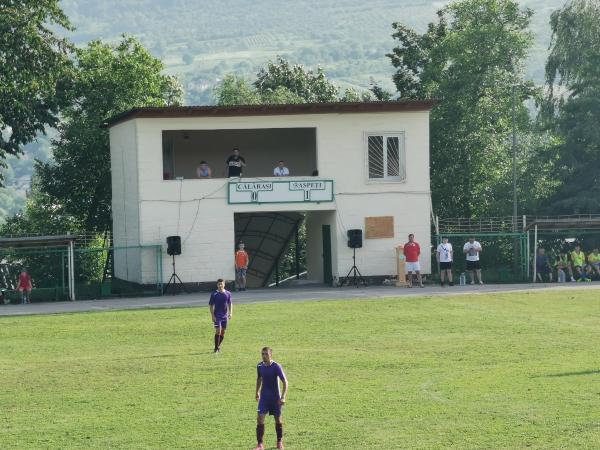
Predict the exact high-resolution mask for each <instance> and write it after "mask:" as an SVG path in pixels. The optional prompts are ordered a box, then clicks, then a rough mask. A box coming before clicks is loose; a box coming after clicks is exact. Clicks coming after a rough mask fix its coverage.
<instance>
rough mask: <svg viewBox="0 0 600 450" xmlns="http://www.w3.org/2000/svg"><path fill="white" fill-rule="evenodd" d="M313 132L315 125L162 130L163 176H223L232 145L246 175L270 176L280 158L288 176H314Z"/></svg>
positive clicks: (315, 155)
mask: <svg viewBox="0 0 600 450" xmlns="http://www.w3.org/2000/svg"><path fill="white" fill-rule="evenodd" d="M316 134H317V133H316V128H261V129H234V130H165V131H163V179H165V180H174V179H181V178H184V179H189V178H203V177H204V176H206V175H207V174H210V178H227V177H228V175H229V173H228V170H227V164H226V161H227V159H228V158H229V157H230V156H231V155H233V150H234V148H237V149H239V155H240V156H241V157H242V158H243V159H244V161H245V164H246V165H245V167H243V168H242V176H244V177H246V178H265V177H273V176H275V173H274V170H275V168H276V167H278V166H279V165H280V164H279V163H280V161H283V165H284V166H285V167H286V168H287V169H288V171H289V176H315V175H318V167H317V137H316ZM202 162H205V165H202V166H201V163H202ZM207 168H208V169H210V170H209V171H207Z"/></svg>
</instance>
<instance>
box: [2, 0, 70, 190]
mask: <svg viewBox="0 0 600 450" xmlns="http://www.w3.org/2000/svg"><path fill="white" fill-rule="evenodd" d="M61 27H62V28H64V29H67V30H70V29H71V25H70V23H69V20H68V19H67V17H66V16H65V14H64V13H63V12H62V10H61V9H60V7H59V1H58V0H9V1H8V2H6V1H5V2H2V5H1V6H0V99H2V105H1V106H0V167H5V163H4V161H3V159H4V158H5V156H6V154H12V155H16V154H19V153H21V152H22V146H23V145H25V144H27V143H28V142H30V141H32V140H33V139H34V138H35V136H36V134H38V133H43V132H44V129H45V127H46V126H54V125H56V124H57V122H58V112H59V109H60V107H61V106H63V105H64V104H65V103H66V101H67V94H68V91H69V90H70V78H71V75H72V74H71V63H70V60H69V52H70V50H71V46H70V44H69V42H68V41H67V40H66V39H64V38H61V37H59V36H57V34H56V29H59V28H61ZM1 181H2V173H1V172H0V182H1Z"/></svg>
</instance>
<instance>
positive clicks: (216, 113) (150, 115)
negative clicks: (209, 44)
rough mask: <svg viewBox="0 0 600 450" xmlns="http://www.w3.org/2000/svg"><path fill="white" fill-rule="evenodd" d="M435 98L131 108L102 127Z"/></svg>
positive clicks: (354, 109)
mask: <svg viewBox="0 0 600 450" xmlns="http://www.w3.org/2000/svg"><path fill="white" fill-rule="evenodd" d="M436 104H437V101H435V100H399V101H381V102H334V103H300V104H286V105H238V106H169V107H144V108H134V109H130V110H129V111H125V112H123V113H121V114H117V115H116V116H113V117H111V118H109V119H108V120H107V121H106V122H105V123H104V124H103V127H108V128H110V127H112V126H114V125H117V124H119V123H122V122H126V121H128V120H132V119H142V118H143V119H165V118H169V119H172V118H189V117H235V116H279V115H292V114H352V113H385V112H417V111H429V110H431V108H433V107H434V106H435V105H436Z"/></svg>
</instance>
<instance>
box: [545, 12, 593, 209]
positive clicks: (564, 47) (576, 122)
mask: <svg viewBox="0 0 600 450" xmlns="http://www.w3.org/2000/svg"><path fill="white" fill-rule="evenodd" d="M550 26H551V29H552V41H551V45H550V54H549V56H548V61H547V63H546V83H547V87H548V89H547V92H548V95H547V97H546V102H545V105H544V106H545V108H544V110H543V111H542V114H541V118H542V120H543V122H544V123H545V124H546V125H547V126H548V128H549V129H550V130H552V131H553V132H554V133H555V134H556V136H557V138H558V142H557V145H556V146H555V149H556V156H557V163H556V165H555V170H554V172H553V177H554V178H555V179H559V180H562V186H561V187H560V188H559V189H558V191H557V192H556V194H555V195H554V196H553V197H552V198H551V199H550V200H549V201H548V202H547V205H546V207H547V211H549V212H553V213H558V214H574V213H575V214H583V213H586V214H589V213H598V212H600V172H599V170H598V168H599V167H600V128H599V127H598V123H600V2H598V1H597V0H573V1H571V2H569V3H567V4H566V5H565V6H564V7H563V8H562V9H560V10H557V11H555V12H554V13H553V14H552V16H551V18H550Z"/></svg>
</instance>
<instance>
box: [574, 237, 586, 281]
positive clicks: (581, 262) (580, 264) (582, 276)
mask: <svg viewBox="0 0 600 450" xmlns="http://www.w3.org/2000/svg"><path fill="white" fill-rule="evenodd" d="M571 262H572V263H573V269H575V273H576V274H577V276H578V280H577V281H591V280H590V279H589V278H588V277H587V275H586V273H585V253H583V252H582V251H581V245H579V244H577V245H576V246H575V250H573V251H572V252H571Z"/></svg>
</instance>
